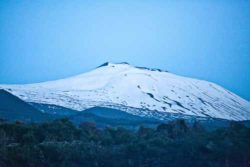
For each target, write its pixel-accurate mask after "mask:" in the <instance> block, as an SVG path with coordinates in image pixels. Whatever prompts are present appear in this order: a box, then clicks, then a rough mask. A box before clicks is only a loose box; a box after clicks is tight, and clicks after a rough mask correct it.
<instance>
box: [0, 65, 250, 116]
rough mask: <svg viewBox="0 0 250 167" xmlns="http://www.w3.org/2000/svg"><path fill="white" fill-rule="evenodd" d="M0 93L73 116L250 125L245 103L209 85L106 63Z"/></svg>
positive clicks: (249, 104)
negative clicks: (177, 117) (103, 110)
mask: <svg viewBox="0 0 250 167" xmlns="http://www.w3.org/2000/svg"><path fill="white" fill-rule="evenodd" d="M0 88H3V89H5V90H7V91H9V92H11V93H12V94H14V95H16V96H18V97H19V98H21V99H23V100H24V101H27V102H36V103H45V104H54V105H59V106H63V107H67V108H71V109H75V110H78V111H82V110H84V109H87V108H90V107H93V106H111V107H114V108H117V107H119V106H128V107H132V108H141V109H147V110H152V111H153V110H156V111H160V112H167V113H181V114H186V115H194V116H202V117H214V118H222V119H230V120H249V119H250V102H248V101H246V100H244V99H242V98H240V97H239V96H237V95H235V94H233V93H232V92H230V91H228V90H226V89H224V88H222V87H220V86H218V85H216V84H214V83H211V82H207V81H203V80H197V79H192V78H187V77H182V76H178V75H175V74H172V73H169V72H163V71H159V70H150V69H143V68H137V67H134V66H131V65H129V64H126V63H121V64H113V63H107V64H105V65H104V66H101V67H98V68H96V69H94V70H92V71H90V72H87V73H83V74H81V75H77V76H73V77H70V78H65V79H60V80H56V81H49V82H43V83H35V84H26V85H0ZM124 110H125V109H124ZM130 112H131V111H130Z"/></svg>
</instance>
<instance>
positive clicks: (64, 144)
mask: <svg viewBox="0 0 250 167" xmlns="http://www.w3.org/2000/svg"><path fill="white" fill-rule="evenodd" d="M0 166H1V167H16V166H18V167H183V166H190V167H249V166H250V128H249V127H247V126H245V125H243V124H240V123H238V122H231V123H230V126H229V127H224V128H218V129H215V130H209V129H206V128H204V127H203V126H202V125H201V124H200V123H199V122H198V121H196V122H194V123H192V124H187V123H186V122H185V121H184V120H175V121H170V122H167V123H164V124H160V125H158V126H157V127H156V128H149V127H143V126H140V127H139V128H137V129H136V130H128V129H125V128H119V127H111V126H106V127H105V128H97V127H96V125H95V123H92V122H83V123H81V124H80V125H75V124H73V123H72V122H71V121H69V120H68V119H60V120H54V121H50V122H46V123H33V124H30V123H23V122H20V121H16V122H12V123H11V122H6V121H1V122H0Z"/></svg>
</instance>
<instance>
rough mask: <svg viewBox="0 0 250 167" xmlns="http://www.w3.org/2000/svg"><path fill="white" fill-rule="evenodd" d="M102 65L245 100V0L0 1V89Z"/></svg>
mask: <svg viewBox="0 0 250 167" xmlns="http://www.w3.org/2000/svg"><path fill="white" fill-rule="evenodd" d="M106 61H111V62H124V61H126V62H129V63H130V64H133V65H137V66H148V67H155V68H161V69H166V70H168V71H170V72H173V73H176V74H180V75H184V76H188V77H194V78H199V79H204V80H208V81H212V82H215V83H217V84H219V85H221V86H223V87H225V88H227V89H229V90H231V91H233V92H234V93H236V94H238V95H240V96H241V97H243V98H246V99H248V100H250V74H249V73H250V1H243V0H242V1H241V0H237V1H235V0H233V1H230V0H219V1H198V0H197V1H196V0H192V1H157V0H155V1H147V0H146V1H145V0H143V1H136V0H133V1H130V0H126V1H118V0H116V1H87V0H86V1H84V0H81V1H80V0H79V1H77V0H74V1H71V0H68V1H64V0H36V1H33V0H22V1H20V0H16V1H14V0H1V1H0V83H2V84H7V83H8V84H10V83H11V84H14V83H33V82H41V81H47V80H54V79H59V78H64V77H68V76H72V75H75V74H79V73H82V72H86V71H89V70H91V69H92V68H94V67H96V66H98V65H100V64H102V63H103V62H106Z"/></svg>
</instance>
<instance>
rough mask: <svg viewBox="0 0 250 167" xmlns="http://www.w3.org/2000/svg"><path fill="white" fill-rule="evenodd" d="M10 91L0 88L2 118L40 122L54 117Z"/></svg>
mask: <svg viewBox="0 0 250 167" xmlns="http://www.w3.org/2000/svg"><path fill="white" fill-rule="evenodd" d="M52 117H53V116H52V115H48V114H44V113H42V112H40V111H39V110H37V109H36V108H34V107H32V106H31V105H29V104H28V103H26V102H24V101H22V100H21V99H19V98H18V97H16V96H14V95H12V94H10V93H9V92H7V91H5V90H2V89H0V118H1V119H5V120H10V121H15V120H20V121H25V122H40V121H48V120H51V119H52Z"/></svg>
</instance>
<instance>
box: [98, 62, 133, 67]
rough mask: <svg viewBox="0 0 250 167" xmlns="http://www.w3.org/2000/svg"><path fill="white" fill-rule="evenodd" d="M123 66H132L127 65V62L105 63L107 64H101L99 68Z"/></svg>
mask: <svg viewBox="0 0 250 167" xmlns="http://www.w3.org/2000/svg"><path fill="white" fill-rule="evenodd" d="M121 64H126V65H130V64H129V63H127V62H120V63H111V62H105V63H103V64H101V65H100V66H98V67H97V68H100V67H105V66H110V65H121Z"/></svg>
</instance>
